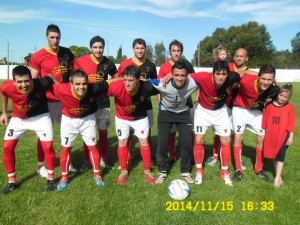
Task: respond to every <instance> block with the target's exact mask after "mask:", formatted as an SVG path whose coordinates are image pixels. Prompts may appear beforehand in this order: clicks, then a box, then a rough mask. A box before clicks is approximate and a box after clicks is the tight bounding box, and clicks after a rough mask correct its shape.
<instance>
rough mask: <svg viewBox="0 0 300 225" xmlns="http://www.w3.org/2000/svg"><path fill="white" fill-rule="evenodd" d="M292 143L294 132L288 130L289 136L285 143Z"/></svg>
mask: <svg viewBox="0 0 300 225" xmlns="http://www.w3.org/2000/svg"><path fill="white" fill-rule="evenodd" d="M293 143H294V132H290V136H289V138H288V140H287V142H286V145H292V144H293Z"/></svg>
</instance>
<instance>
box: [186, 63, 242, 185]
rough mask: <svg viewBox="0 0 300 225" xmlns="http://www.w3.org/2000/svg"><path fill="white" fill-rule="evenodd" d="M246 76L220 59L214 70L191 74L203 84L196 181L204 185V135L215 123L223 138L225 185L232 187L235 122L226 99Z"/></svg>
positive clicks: (197, 124)
mask: <svg viewBox="0 0 300 225" xmlns="http://www.w3.org/2000/svg"><path fill="white" fill-rule="evenodd" d="M243 76H244V73H243V72H240V74H238V73H236V72H231V71H230V70H229V66H228V63H227V62H226V61H223V60H218V61H216V62H215V63H214V67H213V72H212V73H207V72H199V73H194V74H191V77H192V78H193V79H195V81H196V82H197V83H198V84H199V85H200V91H199V96H198V102H199V104H198V105H197V108H196V109H195V119H194V132H195V143H194V157H195V163H196V177H195V184H201V183H202V179H203V168H202V164H203V158H204V138H205V133H206V130H207V128H208V127H209V126H213V128H214V132H215V134H216V135H219V136H220V140H221V153H220V155H221V169H222V170H221V174H220V178H221V179H222V180H224V181H225V184H227V185H230V186H232V185H233V184H232V181H231V179H230V176H229V172H228V167H229V164H230V141H231V138H230V130H231V121H230V119H229V115H228V112H227V106H226V104H225V103H226V101H227V98H228V96H230V94H231V89H232V86H233V85H234V84H235V83H236V82H239V81H240V79H241V78H242V77H243Z"/></svg>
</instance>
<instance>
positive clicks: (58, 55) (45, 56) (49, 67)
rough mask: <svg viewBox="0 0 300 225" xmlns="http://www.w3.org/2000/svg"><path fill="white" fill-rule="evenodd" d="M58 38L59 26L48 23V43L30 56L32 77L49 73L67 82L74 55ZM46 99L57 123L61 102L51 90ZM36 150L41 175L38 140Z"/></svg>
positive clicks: (40, 155) (41, 155) (41, 161)
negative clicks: (60, 44)
mask: <svg viewBox="0 0 300 225" xmlns="http://www.w3.org/2000/svg"><path fill="white" fill-rule="evenodd" d="M60 38H61V34H60V29H59V27H58V26H57V25H54V24H50V25H48V27H47V29H46V39H47V41H48V45H47V46H46V47H45V48H43V49H41V50H39V51H38V52H36V53H34V54H33V55H32V56H31V74H32V78H39V77H45V76H47V75H49V74H51V75H52V76H53V77H55V78H56V79H57V80H58V81H59V82H60V83H65V82H69V72H70V69H71V66H72V63H73V60H74V55H73V53H72V52H71V51H70V50H69V49H68V48H65V47H61V46H59V42H60ZM47 99H48V109H49V112H50V116H51V119H52V120H53V121H55V122H58V123H59V122H60V120H61V108H62V106H61V103H60V102H59V101H58V100H57V98H55V96H53V94H52V93H51V92H47ZM37 151H38V171H37V172H38V173H39V174H40V175H41V176H44V175H43V171H45V167H44V166H43V165H44V157H45V156H44V154H43V150H42V148H41V144H40V142H39V141H38V144H37Z"/></svg>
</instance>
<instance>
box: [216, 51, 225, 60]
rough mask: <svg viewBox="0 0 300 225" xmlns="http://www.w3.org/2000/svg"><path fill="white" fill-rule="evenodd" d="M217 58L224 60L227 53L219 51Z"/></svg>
mask: <svg viewBox="0 0 300 225" xmlns="http://www.w3.org/2000/svg"><path fill="white" fill-rule="evenodd" d="M218 58H219V59H220V60H225V59H226V58H227V53H226V51H225V50H221V51H220V52H219V54H218Z"/></svg>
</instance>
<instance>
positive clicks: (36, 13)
mask: <svg viewBox="0 0 300 225" xmlns="http://www.w3.org/2000/svg"><path fill="white" fill-rule="evenodd" d="M47 12H48V10H46V9H38V10H34V9H24V10H15V11H14V10H12V9H11V8H3V7H1V8H0V23H6V24H12V23H22V22H24V21H29V20H36V19H44V18H46V16H47V14H48V13H47Z"/></svg>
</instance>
